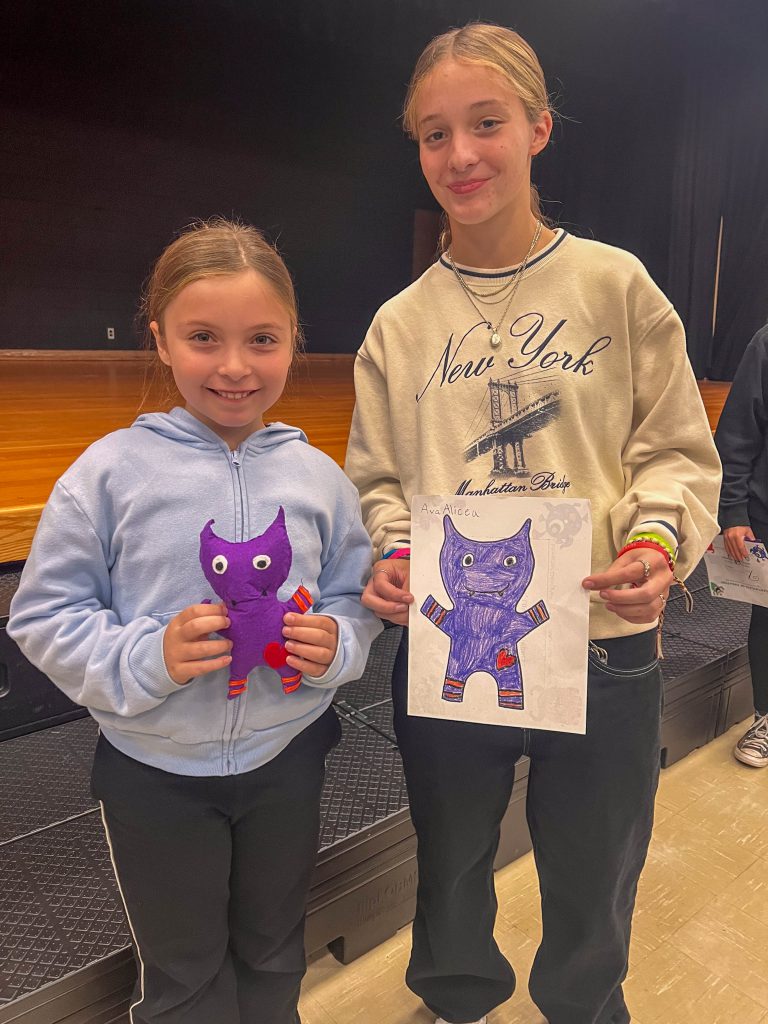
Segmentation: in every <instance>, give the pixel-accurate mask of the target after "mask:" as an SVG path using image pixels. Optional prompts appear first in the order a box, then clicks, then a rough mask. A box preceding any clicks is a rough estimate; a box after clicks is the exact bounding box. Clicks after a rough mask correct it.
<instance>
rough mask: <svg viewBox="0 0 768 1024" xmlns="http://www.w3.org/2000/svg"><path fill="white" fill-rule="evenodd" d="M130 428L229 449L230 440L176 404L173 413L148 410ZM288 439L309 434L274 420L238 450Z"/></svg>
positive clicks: (260, 448) (265, 446) (300, 438)
mask: <svg viewBox="0 0 768 1024" xmlns="http://www.w3.org/2000/svg"><path fill="white" fill-rule="evenodd" d="M130 429H131V430H134V429H140V430H150V431H152V433H154V434H159V435H160V436H161V437H164V438H167V439H168V440H169V441H177V442H179V443H180V444H183V445H191V446H192V447H193V448H205V449H211V448H219V449H223V450H225V451H228V450H229V446H228V444H227V442H226V441H224V440H222V438H220V437H219V435H218V434H217V433H216V432H215V431H213V430H211V428H210V427H206V425H205V424H204V423H201V422H200V420H199V419H197V417H196V416H193V415H192V413H189V412H187V410H186V409H182V408H181V407H180V406H176V408H174V409H171V411H170V412H148V413H144V414H143V415H141V416H139V417H138V418H137V419H136V420H134V421H133V423H132V424H131V428H130ZM286 441H303V442H304V443H305V444H306V443H307V435H306V434H305V433H304V431H303V430H299V428H298V427H291V426H289V425H288V424H287V423H280V422H276V423H270V424H268V425H267V426H266V427H263V428H262V429H261V430H256V431H254V433H253V434H251V435H250V436H249V437H247V438H246V439H245V440H244V441H243V442H242V443H241V444H240V445H239V448H238V450H239V451H245V450H246V449H250V450H252V451H257V450H258V451H266V450H267V449H269V448H276V447H277V446H278V445H281V444H284V443H285V442H286Z"/></svg>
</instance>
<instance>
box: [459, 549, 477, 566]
mask: <svg viewBox="0 0 768 1024" xmlns="http://www.w3.org/2000/svg"><path fill="white" fill-rule="evenodd" d="M461 564H462V565H463V566H464V568H465V569H468V568H469V567H470V565H474V564H475V556H474V555H473V554H472V553H471V552H469V551H468V552H467V553H466V555H464V557H463V558H462V560H461Z"/></svg>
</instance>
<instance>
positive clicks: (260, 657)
mask: <svg viewBox="0 0 768 1024" xmlns="http://www.w3.org/2000/svg"><path fill="white" fill-rule="evenodd" d="M213 523H214V520H213V519H211V520H209V521H208V522H207V523H206V524H205V526H204V527H203V530H202V532H201V534H200V564H201V565H202V567H203V573H204V574H205V578H206V579H207V580H208V582H209V583H210V585H211V586H212V587H213V589H214V591H215V592H216V594H218V596H219V597H220V598H221V600H222V601H223V602H224V604H225V605H226V606H227V614H228V615H229V619H230V622H231V626H229V628H228V629H222V630H221V631H220V632H221V636H223V637H226V638H227V639H229V640H231V641H232V662H231V664H230V666H229V692H228V693H227V698H228V699H229V700H234V698H235V697H239V696H240V695H241V694H242V693H245V688H246V684H247V681H248V673H249V672H250V671H251V669H253V668H255V667H256V666H257V665H269V667H270V668H273V669H275V670H276V671H277V672H278V673H279V674H280V678H281V680H282V683H283V691H284V692H285V693H293V691H294V690H297V689H298V688H299V686H300V685H301V672H296V670H295V669H293V668H291V667H290V665H288V664H286V651H285V645H284V644H283V616H284V615H285V613H286V612H297V613H300V614H304V613H305V612H307V611H308V610H309V609H310V608H311V606H312V596H311V594H310V593H309V591H308V590H307V589H306V587H299V588H298V590H297V591H296V592H295V593H294V594H293V596H292V597H291V598H289V600H287V601H280V600H278V597H277V592H278V590H279V589H280V587H282V585H283V584H284V583H285V581H286V580H287V579H288V573H289V572H290V569H291V562H292V560H293V550H292V548H291V542H290V540H289V539H288V531H287V530H286V528H285V512H284V510H283V508H282V507H280V509H279V510H278V513H277V515H276V516H275V519H274V521H273V522H272V524H271V525H270V526H268V527H267V529H266V530H265V531H264V533H262V534H260V535H259V536H258V537H254V538H253V539H252V540H246V541H241V542H232V541H226V540H222V539H221V537H217V536H216V534H215V533H214V532H213V530H212V529H211V527H212V526H213ZM208 603H210V602H208Z"/></svg>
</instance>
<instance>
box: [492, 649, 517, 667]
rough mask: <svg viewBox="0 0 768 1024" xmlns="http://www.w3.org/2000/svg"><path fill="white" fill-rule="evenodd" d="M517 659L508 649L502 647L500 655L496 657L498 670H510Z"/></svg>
mask: <svg viewBox="0 0 768 1024" xmlns="http://www.w3.org/2000/svg"><path fill="white" fill-rule="evenodd" d="M516 661H517V658H516V657H515V655H514V654H510V653H509V651H508V650H507V649H506V647H502V648H501V650H500V651H499V653H498V654H497V655H496V668H509V666H510V665H514V664H515V662H516Z"/></svg>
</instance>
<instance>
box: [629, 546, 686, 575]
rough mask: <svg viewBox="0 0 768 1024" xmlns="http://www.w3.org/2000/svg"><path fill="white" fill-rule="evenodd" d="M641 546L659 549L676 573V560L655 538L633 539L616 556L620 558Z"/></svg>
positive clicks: (670, 568) (671, 570) (671, 569)
mask: <svg viewBox="0 0 768 1024" xmlns="http://www.w3.org/2000/svg"><path fill="white" fill-rule="evenodd" d="M640 548H650V549H651V550H653V551H659V552H661V554H662V555H664V558H665V559H666V560H667V565H668V566H669V571H670V572H671V573H672V574H673V575H674V572H675V560H674V559H673V558H672V557H671V556H670V554H669V552H668V551H667V549H666V548H665V547H662V545H661V544H658V543H657V542H656V541H655V540H633V541H630V542H629V544H625V545H624V547H623V548H622V549H621V551H620V552H619V553H618V555H617V556H616V557H617V558H619V557H620V556H621V555H625V554H626V553H627V552H628V551H636V550H638V549H640Z"/></svg>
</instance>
